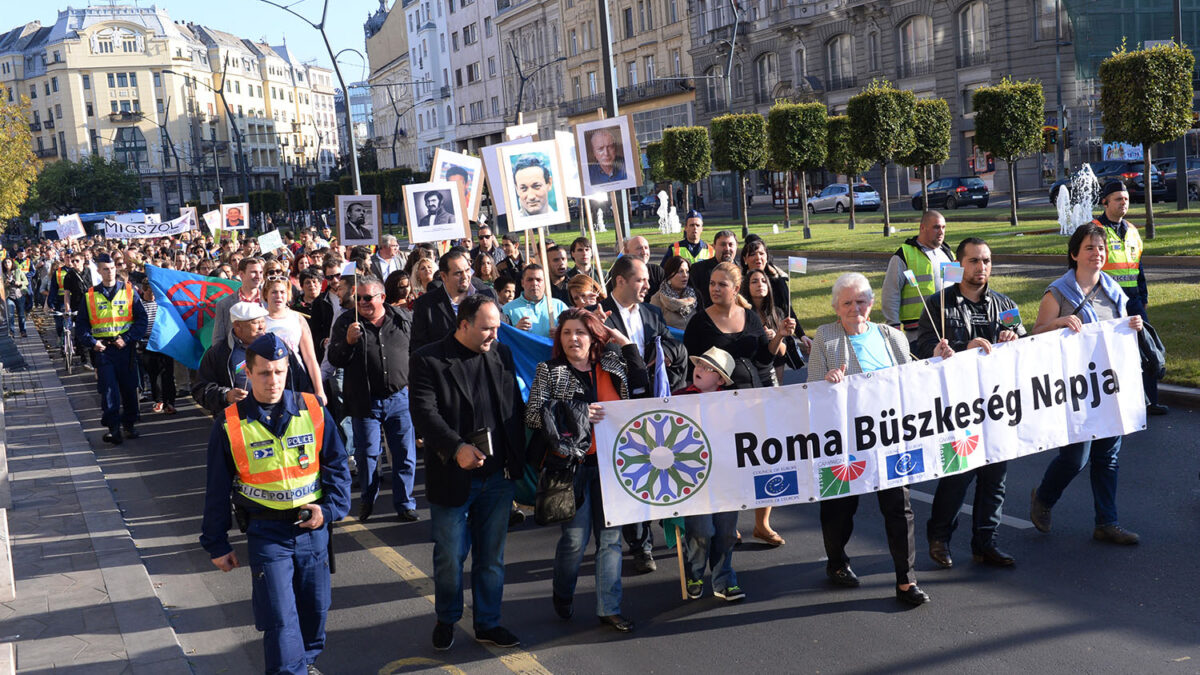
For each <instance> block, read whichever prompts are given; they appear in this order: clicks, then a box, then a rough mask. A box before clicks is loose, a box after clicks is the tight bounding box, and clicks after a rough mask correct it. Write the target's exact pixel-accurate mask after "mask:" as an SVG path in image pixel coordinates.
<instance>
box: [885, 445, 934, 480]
mask: <svg viewBox="0 0 1200 675" xmlns="http://www.w3.org/2000/svg"><path fill="white" fill-rule="evenodd" d="M884 459H885V462H886V464H887V477H888V480H895V479H897V478H907V477H909V476H919V475H921V474H923V473H925V455H924V454H923V453H922V452H921V451H920V450H912V451H907V452H898V453H896V454H894V455H888V456H887V457H885V458H884Z"/></svg>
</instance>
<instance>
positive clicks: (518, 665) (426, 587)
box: [337, 518, 551, 675]
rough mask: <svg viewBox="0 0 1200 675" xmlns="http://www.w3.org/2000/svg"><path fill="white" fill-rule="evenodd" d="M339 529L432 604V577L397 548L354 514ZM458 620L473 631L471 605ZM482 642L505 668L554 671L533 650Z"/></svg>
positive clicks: (525, 672) (533, 674) (537, 673)
mask: <svg viewBox="0 0 1200 675" xmlns="http://www.w3.org/2000/svg"><path fill="white" fill-rule="evenodd" d="M337 529H338V530H339V531H341V532H345V533H346V534H349V535H350V536H351V537H354V540H355V541H357V542H358V543H359V545H361V546H362V547H363V548H365V549H366V550H367V551H368V552H369V553H370V554H371V555H373V556H375V557H376V558H378V559H379V560H380V562H382V563H383V564H384V565H387V566H388V567H389V568H391V570H392V571H393V572H395V573H396V574H397V575H399V577H400V578H401V579H402V580H403V581H404V583H406V584H408V585H409V586H410V587H411V588H412V589H413V590H414V591H416V592H417V594H418V595H420V596H421V597H423V598H425V599H426V600H427V601H429V604H431V605H432V604H433V592H434V588H433V579H430V578H429V576H428V575H426V574H425V573H424V572H422V571H421V570H420V569H419V568H418V567H417V566H416V565H414V564H412V562H411V561H409V559H408V558H405V557H404V556H402V555H400V553H398V552H397V551H396V549H394V548H392V547H391V546H388V545H387V544H386V543H385V542H384V541H383V540H382V539H380V538H379V537H376V536H375V535H374V534H373V533H372V532H371V531H370V530H368V529H367V528H366V526H364V525H363V524H362V523H360V522H358V520H356V519H354V518H347V519H346V520H344V521H342V523H341V524H340V525H338V528H337ZM459 624H461V626H462V628H463V630H464V631H467V630H470V631H474V627H473V625H472V612H471V608H470V606H464V607H463V617H462V619H461V620H460V621H459ZM481 646H482V647H483V648H484V649H487V650H488V651H489V652H491V654H492V656H495V657H496V658H497V659H500V663H503V664H504V667H505V668H508V669H509V670H511V671H512V672H514V673H517V674H518V675H551V673H550V671H549V670H547V669H546V667H545V666H543V665H542V664H541V663H540V662H538V660H537V657H536V656H534V654H533V653H532V652H527V651H525V650H524V649H520V648H517V649H504V648H501V647H497V646H495V645H488V644H481ZM410 661H412V660H411V659H400V661H393V662H391V663H389V664H387V665H386V666H384V668H385V669H386V668H389V667H392V666H393V665H395V664H398V663H401V662H404V665H416V664H415V663H412V664H410V663H409V662H410ZM436 663H437V662H436V661H433V660H429V663H428V664H427V665H435V664H436ZM443 670H446V668H443ZM379 672H380V673H381V675H382V674H384V673H391V672H393V671H390V670H384V669H381V670H380V671H379ZM448 672H461V671H458V670H457V669H455V671H448Z"/></svg>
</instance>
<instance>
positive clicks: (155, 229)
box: [104, 212, 195, 239]
mask: <svg viewBox="0 0 1200 675" xmlns="http://www.w3.org/2000/svg"><path fill="white" fill-rule="evenodd" d="M151 215H154V214H151ZM194 227H195V223H194V222H193V221H192V214H191V213H190V212H189V213H184V214H183V215H182V216H179V217H178V218H176V219H175V220H168V221H167V222H165V223H161V222H158V221H157V219H151V218H146V220H145V221H144V222H141V223H130V222H122V221H119V220H112V219H109V218H105V219H104V229H105V233H104V234H105V236H107V237H109V238H111V239H147V238H149V237H170V236H174V235H177V234H183V233H184V232H187V231H188V230H191V229H192V228H194Z"/></svg>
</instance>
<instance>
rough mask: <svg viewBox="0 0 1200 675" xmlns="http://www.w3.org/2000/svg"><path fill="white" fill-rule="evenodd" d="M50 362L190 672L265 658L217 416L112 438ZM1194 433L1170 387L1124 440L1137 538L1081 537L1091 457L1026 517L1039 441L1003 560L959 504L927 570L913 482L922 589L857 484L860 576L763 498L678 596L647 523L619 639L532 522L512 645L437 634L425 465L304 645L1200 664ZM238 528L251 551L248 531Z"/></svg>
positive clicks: (860, 664) (494, 666)
mask: <svg viewBox="0 0 1200 675" xmlns="http://www.w3.org/2000/svg"><path fill="white" fill-rule="evenodd" d="M56 363H57V362H56ZM59 365H61V363H59ZM59 375H60V377H61V378H62V383H63V386H64V387H65V388H66V391H67V394H68V396H69V398H70V400H71V401H72V403H73V405H74V406H75V412H76V414H77V415H78V416H79V419H80V421H81V422H82V424H83V428H84V432H85V435H86V437H87V439H88V441H89V443H90V445H91V448H92V449H93V450H94V451H95V454H96V457H97V459H98V461H99V464H100V467H101V469H102V470H103V472H104V475H105V478H106V480H107V483H108V485H109V487H110V488H111V490H112V493H113V495H114V496H115V498H116V501H117V504H118V506H119V507H120V509H121V510H122V512H123V515H124V518H125V521H126V523H127V524H128V526H129V529H130V531H131V533H132V537H133V539H134V542H135V543H136V545H137V548H138V550H139V552H140V555H141V558H142V560H143V562H144V563H145V565H146V567H147V569H148V571H149V574H150V577H151V579H152V581H153V582H154V585H155V587H156V589H157V593H158V597H159V599H160V600H161V602H162V604H163V607H164V608H165V611H166V613H167V617H168V619H169V621H170V623H171V625H172V626H173V628H174V630H175V632H176V634H177V636H178V639H179V642H180V644H181V645H182V647H183V650H184V652H185V654H186V656H187V658H188V659H189V661H190V663H191V664H192V667H193V669H194V670H195V672H199V673H220V672H229V673H242V672H254V671H261V670H262V661H261V659H262V656H261V654H262V649H261V646H260V634H259V633H258V632H257V631H256V630H255V629H254V625H253V618H252V614H251V607H250V601H249V597H250V576H249V571H248V570H247V569H246V568H244V567H243V568H239V569H237V570H235V571H234V572H232V573H228V574H223V573H221V572H219V571H217V570H216V569H215V568H213V567H212V566H211V564H210V563H209V561H208V556H207V555H206V554H205V553H204V552H203V550H201V548H200V546H199V544H198V542H197V537H198V534H199V525H200V513H201V507H202V500H203V488H204V449H205V444H206V441H207V438H208V435H209V432H210V429H211V422H210V420H209V419H208V418H207V417H206V416H203V415H202V413H201V412H200V411H199V409H198V408H197V407H196V406H195V405H193V404H192V403H191V402H190V399H181V400H180V403H181V406H180V413H179V414H178V415H176V416H166V415H154V414H150V413H144V418H143V422H142V423H141V424H140V425H139V430H140V431H141V434H142V435H141V437H140V438H139V439H136V440H132V441H127V442H126V443H125V444H124V445H121V446H117V447H113V446H108V445H106V444H104V443H102V442H101V440H100V436H101V434H102V429H101V427H100V425H99V423H98V415H99V410H98V400H97V397H96V394H95V380H94V376H93V375H92V374H91V373H82V374H78V373H77V374H75V375H71V376H65V375H64V373H63V372H62V371H61V369H60V370H59ZM1197 436H1200V415H1198V414H1197V413H1196V412H1194V411H1191V410H1186V409H1182V408H1179V407H1176V408H1174V409H1173V410H1172V412H1171V414H1170V415H1169V416H1167V417H1161V418H1152V419H1151V425H1150V428H1149V430H1148V431H1146V432H1143V433H1139V434H1135V435H1133V436H1130V437H1129V438H1128V439H1127V441H1126V444H1125V446H1124V447H1123V452H1122V456H1123V459H1124V462H1123V464H1124V467H1123V470H1122V484H1121V488H1120V498H1119V504H1120V506H1121V508H1122V518H1121V520H1122V523H1123V524H1124V525H1126V526H1127V527H1129V528H1130V529H1132V530H1134V531H1136V532H1138V533H1140V534H1141V536H1142V544H1141V545H1140V546H1137V547H1133V548H1118V547H1114V546H1112V545H1106V544H1100V543H1096V542H1094V541H1092V539H1091V527H1092V509H1091V496H1090V490H1089V486H1088V483H1087V476H1086V474H1084V475H1082V476H1081V477H1080V478H1078V479H1076V481H1075V482H1074V483H1073V484H1072V485H1071V487H1070V488H1069V490H1068V491H1067V493H1066V494H1065V495H1064V498H1063V500H1062V502H1060V504H1059V506H1058V507H1057V508H1056V509H1055V511H1054V531H1053V532H1052V533H1051V534H1049V535H1045V534H1041V533H1039V532H1037V531H1036V530H1034V529H1033V528H1032V526H1031V524H1030V523H1028V522H1027V520H1026V519H1027V518H1028V506H1029V491H1030V489H1031V488H1032V487H1033V486H1034V485H1035V484H1036V483H1037V481H1038V479H1039V478H1040V475H1041V472H1042V471H1043V470H1044V468H1045V466H1046V463H1047V462H1048V461H1049V459H1050V455H1048V454H1041V455H1035V456H1032V457H1027V458H1024V459H1022V460H1019V461H1016V462H1013V464H1012V465H1011V467H1010V472H1009V478H1008V494H1009V501H1008V503H1007V504H1006V505H1005V512H1006V514H1007V515H1006V518H1005V522H1004V524H1003V525H1002V527H1001V541H1000V545H1001V547H1002V548H1003V549H1004V550H1005V551H1007V552H1009V553H1011V554H1012V555H1014V556H1015V557H1016V558H1017V560H1018V563H1017V566H1016V568H1015V569H1000V570H997V569H991V568H985V567H982V566H979V565H975V564H973V563H972V562H971V559H970V555H969V553H970V550H969V544H968V542H969V537H970V528H969V517H967V518H966V519H965V520H964V522H963V524H962V525H963V527H961V528H960V529H959V530H958V533H957V535H956V537H955V539H954V541H953V553H954V556H955V561H956V564H955V567H954V569H952V570H945V571H943V570H937V571H934V569H933V565H932V563H931V562H930V561H929V558H928V556H927V554H926V552H925V551H926V546H925V545H924V543H923V542H924V524H925V520H926V518H927V517H928V514H929V502H930V501H931V495H932V491H933V484H932V483H925V484H921V485H919V486H917V487H916V488H915V489H913V491H912V495H913V508H914V510H915V512H916V515H917V519H916V522H917V540H918V557H917V569H918V575H919V582H920V584H921V586H922V588H923V589H925V590H926V591H927V592H928V593H929V594H930V595H931V596H932V598H933V602H932V603H931V604H929V605H927V606H924V607H920V608H916V609H909V608H907V607H906V606H903V605H901V604H899V603H898V602H897V601H896V600H895V599H894V598H893V592H892V589H893V586H892V581H893V575H892V572H891V562H890V559H889V557H888V554H887V548H886V543H885V540H884V535H883V528H882V521H881V518H880V517H879V516H878V511H877V508H876V506H875V503H874V499H872V498H870V497H865V498H864V499H863V503H862V505H861V507H860V510H859V516H858V523H857V524H858V528H857V532H856V536H855V537H854V539H852V541H851V544H850V547H849V552H850V554H851V556H852V557H853V566H854V568H855V570H856V571H857V573H858V574H859V575H860V577H862V578H863V582H864V583H863V586H862V588H860V589H856V590H849V591H847V590H837V589H834V588H832V587H831V586H829V585H828V584H827V583H826V580H825V575H824V563H823V549H822V546H821V538H820V526H819V523H818V522H817V508H816V506H793V507H788V508H783V509H780V510H777V511H776V512H775V514H774V515H773V521H772V522H773V524H774V526H775V528H776V529H777V530H778V531H779V532H780V533H781V534H782V535H783V536H784V537H785V538H786V539H787V544H786V545H785V546H784V547H782V548H779V549H769V548H767V547H765V546H763V545H761V544H757V543H755V542H754V541H753V540H752V539H751V538H750V530H751V527H752V525H753V518H752V515H751V514H749V513H744V514H742V517H741V520H740V529H741V531H742V533H743V535H744V536H745V538H746V542H745V543H744V544H743V545H742V546H741V547H739V549H738V550H737V553H736V555H735V559H734V562H735V567H736V569H737V570H738V572H739V581H740V583H741V585H742V586H743V587H744V588H745V589H746V592H747V594H748V595H747V599H746V600H745V601H744V602H741V603H737V604H726V603H724V602H723V601H721V600H718V599H715V598H713V597H712V596H711V594H710V593H709V594H706V596H705V597H704V598H703V599H701V600H697V601H690V602H687V601H682V600H680V594H679V581H678V572H677V563H676V559H675V557H674V551H673V550H668V549H666V548H664V547H663V546H662V545H661V542H662V536H661V530H659V529H658V528H656V540H657V541H658V543H659V547H658V548H656V550H655V553H656V557H657V561H658V571H657V572H654V573H652V574H648V575H644V576H626V577H625V578H624V584H625V592H624V598H625V600H624V603H623V606H622V610H623V612H624V613H625V614H626V615H627V616H629V617H630V618H632V619H634V620H635V621H636V622H637V624H638V625H637V630H636V632H634V633H633V634H632V635H631V636H629V637H626V636H622V635H620V634H618V633H616V632H614V631H612V630H611V629H608V628H602V627H600V626H599V625H598V624H597V623H596V621H595V620H594V619H593V618H592V616H591V615H592V614H593V613H594V595H593V588H594V584H593V580H592V577H591V573H592V566H591V562H590V557H589V558H588V559H587V560H585V564H584V569H583V573H582V575H581V578H580V584H579V592H578V595H577V601H576V615H575V617H574V619H572V620H571V621H568V622H563V621H561V620H559V619H558V618H557V617H556V616H555V615H554V613H553V610H552V608H551V604H550V576H551V560H552V557H553V551H554V546H555V542H556V540H557V535H558V529H557V528H556V527H550V528H539V527H537V526H536V525H535V524H533V523H532V520H530V521H528V522H526V523H525V524H524V525H522V526H520V527H519V528H517V529H516V530H515V531H513V532H512V533H511V534H510V537H509V542H508V555H507V585H506V589H505V605H504V617H505V618H504V623H505V624H506V625H507V626H508V627H509V628H510V629H512V630H513V631H514V632H515V633H517V634H518V635H519V636H520V637H521V638H522V640H523V647H522V649H521V650H499V649H492V650H489V649H485V648H483V647H482V646H480V645H478V644H477V643H475V642H474V641H473V640H472V639H471V638H472V634H471V632H470V618H469V613H468V616H467V618H465V619H464V621H463V622H461V623H460V624H459V627H458V632H457V641H456V643H455V645H454V647H453V649H452V650H450V651H449V652H444V653H443V652H435V651H434V650H433V649H432V648H431V646H430V642H429V639H430V632H431V630H432V628H433V624H434V618H433V611H432V605H431V601H432V581H431V580H430V578H429V575H430V574H431V573H432V563H431V558H432V545H431V544H430V542H429V521H428V511H427V510H426V509H425V507H427V504H426V503H425V502H424V501H423V494H422V491H421V490H420V483H421V475H420V471H418V504H419V507H421V508H422V511H421V518H422V520H421V521H420V522H418V523H415V524H400V523H399V522H398V521H397V520H396V519H395V518H394V517H392V518H388V517H387V514H386V513H379V512H377V515H376V516H375V518H373V519H372V521H371V522H370V523H369V524H368V525H366V526H363V525H361V524H359V523H357V522H356V521H355V520H353V519H352V518H350V519H347V520H346V521H344V522H343V523H341V524H340V525H339V526H338V528H337V534H336V546H337V551H338V552H337V572H336V574H335V575H334V577H333V581H334V591H333V610H332V612H331V614H330V618H329V625H328V628H329V638H328V644H327V648H326V651H325V653H324V654H323V655H322V657H321V658H320V660H319V662H318V665H319V667H320V668H321V669H322V670H323V671H324V672H327V673H374V672H381V673H389V672H416V671H421V670H429V671H431V672H436V671H439V670H441V671H444V672H471V673H503V672H506V671H508V670H513V671H515V672H552V673H576V672H589V673H629V672H669V673H673V672H744V673H756V672H762V673H768V672H770V673H777V672H781V671H782V672H811V673H817V672H838V673H869V672H882V671H886V672H917V671H921V672H930V671H937V672H948V671H951V670H955V671H961V670H963V669H971V670H977V671H981V672H1021V671H1029V672H1050V673H1054V672H1096V673H1108V672H1111V673H1131V672H1146V673H1195V672H1200V653H1198V652H1197V643H1198V640H1197V637H1198V635H1197V633H1198V631H1200V628H1198V627H1200V621H1198V620H1197V619H1198V616H1197V615H1198V614H1200V609H1197V607H1200V597H1198V596H1200V593H1198V591H1197V585H1196V584H1195V581H1194V571H1195V560H1196V556H1197V541H1200V537H1198V536H1197V535H1198V534H1200V532H1198V530H1200V528H1198V526H1197V518H1196V516H1197V510H1198V509H1197V504H1198V503H1200V481H1198V480H1197V470H1198V468H1200V461H1198V460H1197V457H1196V450H1195V448H1196V444H1195V441H1194V439H1195V438H1196V437H1197ZM385 489H386V484H385ZM381 503H383V504H386V503H388V498H387V497H386V496H383V497H381ZM968 503H969V500H968ZM356 504H357V502H356ZM356 511H357V508H356V507H355V509H353V510H352V513H354V512H356ZM234 541H235V547H237V550H238V553H239V555H241V556H243V557H242V560H243V561H244V560H245V557H244V553H245V547H244V540H242V539H241V538H240V537H237V538H235V539H234ZM627 560H628V559H627ZM628 568H629V565H628V563H627V570H628ZM468 598H469V595H468Z"/></svg>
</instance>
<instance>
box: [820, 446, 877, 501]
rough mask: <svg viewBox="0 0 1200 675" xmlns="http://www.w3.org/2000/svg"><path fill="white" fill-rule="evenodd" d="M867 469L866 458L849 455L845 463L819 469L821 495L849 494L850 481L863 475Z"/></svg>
mask: <svg viewBox="0 0 1200 675" xmlns="http://www.w3.org/2000/svg"><path fill="white" fill-rule="evenodd" d="M866 470H867V460H865V459H855V458H854V455H850V461H849V462H848V463H846V464H834V465H833V466H827V467H824V468H822V469H821V473H820V484H821V497H822V498H825V497H836V496H837V495H845V494H850V483H851V482H853V481H854V480H855V479H857V478H858V477H859V476H862V475H863V472H864V471H866Z"/></svg>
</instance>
